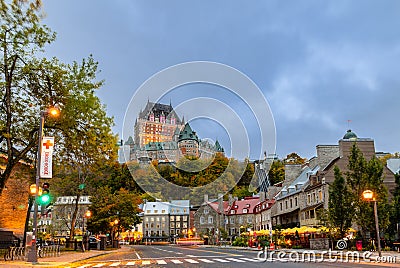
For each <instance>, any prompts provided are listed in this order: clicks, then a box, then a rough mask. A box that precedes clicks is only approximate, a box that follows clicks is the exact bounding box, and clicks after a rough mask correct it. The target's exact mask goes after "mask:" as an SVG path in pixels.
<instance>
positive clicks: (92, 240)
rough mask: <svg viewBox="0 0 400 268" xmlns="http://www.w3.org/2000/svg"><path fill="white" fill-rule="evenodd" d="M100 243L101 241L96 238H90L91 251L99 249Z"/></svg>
mask: <svg viewBox="0 0 400 268" xmlns="http://www.w3.org/2000/svg"><path fill="white" fill-rule="evenodd" d="M99 243H100V239H97V238H96V237H94V236H91V237H89V249H97V248H98V245H99Z"/></svg>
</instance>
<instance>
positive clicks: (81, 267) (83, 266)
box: [78, 264, 91, 268]
mask: <svg viewBox="0 0 400 268" xmlns="http://www.w3.org/2000/svg"><path fill="white" fill-rule="evenodd" d="M90 265H91V264H85V265H82V266H79V267H78V268H85V267H88V266H90Z"/></svg>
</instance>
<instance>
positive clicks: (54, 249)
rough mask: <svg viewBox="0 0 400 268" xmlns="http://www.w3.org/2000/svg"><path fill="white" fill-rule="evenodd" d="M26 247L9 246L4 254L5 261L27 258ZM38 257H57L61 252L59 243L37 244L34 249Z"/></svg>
mask: <svg viewBox="0 0 400 268" xmlns="http://www.w3.org/2000/svg"><path fill="white" fill-rule="evenodd" d="M28 251H29V250H28V249H27V247H9V248H8V249H7V252H6V253H5V254H4V260H5V261H12V260H25V261H26V260H27V254H28ZM36 253H37V256H38V258H45V257H58V256H60V254H61V247H60V245H50V246H43V247H42V246H38V247H37V249H36Z"/></svg>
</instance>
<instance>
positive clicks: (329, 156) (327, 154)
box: [317, 145, 339, 169]
mask: <svg viewBox="0 0 400 268" xmlns="http://www.w3.org/2000/svg"><path fill="white" fill-rule="evenodd" d="M338 157H339V146H338V145H317V162H318V165H319V167H320V168H321V169H323V168H324V167H326V165H328V164H329V163H330V162H331V161H332V160H333V159H335V158H338Z"/></svg>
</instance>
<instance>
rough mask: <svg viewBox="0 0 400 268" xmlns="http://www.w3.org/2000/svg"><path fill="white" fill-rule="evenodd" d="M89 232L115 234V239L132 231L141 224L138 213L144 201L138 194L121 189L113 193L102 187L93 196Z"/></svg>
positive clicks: (106, 187)
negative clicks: (127, 231) (120, 233)
mask: <svg viewBox="0 0 400 268" xmlns="http://www.w3.org/2000/svg"><path fill="white" fill-rule="evenodd" d="M90 201H91V202H92V204H91V205H90V207H89V209H90V211H92V216H91V217H90V218H89V219H88V230H90V231H92V232H94V233H113V234H114V235H115V237H117V236H118V233H119V232H121V231H124V230H130V229H132V227H133V226H135V225H136V224H138V223H140V221H141V220H140V217H139V216H138V213H140V212H141V210H140V209H139V207H138V206H139V204H140V203H142V199H141V198H140V197H139V195H138V194H137V193H134V192H129V191H128V190H125V189H120V190H118V191H116V192H114V193H113V192H112V191H111V188H110V187H108V186H104V187H100V188H99V189H97V191H96V192H95V194H94V195H93V196H91V198H90Z"/></svg>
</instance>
